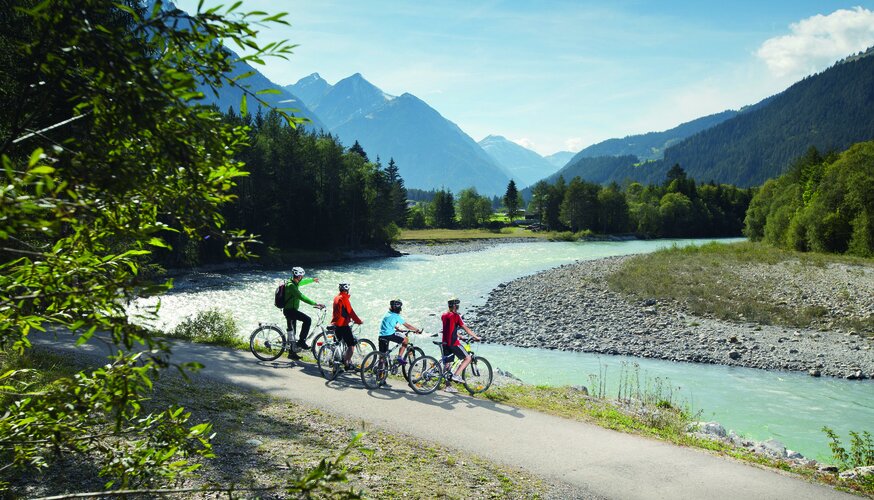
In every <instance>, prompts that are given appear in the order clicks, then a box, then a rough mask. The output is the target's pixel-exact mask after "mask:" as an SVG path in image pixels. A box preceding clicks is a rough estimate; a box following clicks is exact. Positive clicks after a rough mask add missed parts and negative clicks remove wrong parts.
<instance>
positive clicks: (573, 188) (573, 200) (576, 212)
mask: <svg viewBox="0 0 874 500" xmlns="http://www.w3.org/2000/svg"><path fill="white" fill-rule="evenodd" d="M598 190H599V187H598V185H597V184H591V183H588V182H585V181H583V180H582V179H580V178H579V177H574V178H573V179H572V180H571V182H570V184H568V186H567V191H565V194H564V200H563V201H562V204H561V220H562V222H563V223H564V224H565V225H566V226H568V227H569V228H570V230H571V231H574V232H576V231H580V230H583V229H595V226H596V224H597V222H598Z"/></svg>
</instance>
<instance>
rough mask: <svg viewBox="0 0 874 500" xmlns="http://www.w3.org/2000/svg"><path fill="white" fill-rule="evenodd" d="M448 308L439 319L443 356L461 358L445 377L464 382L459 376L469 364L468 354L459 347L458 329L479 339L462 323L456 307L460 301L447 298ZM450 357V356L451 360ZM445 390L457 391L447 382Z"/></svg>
mask: <svg viewBox="0 0 874 500" xmlns="http://www.w3.org/2000/svg"><path fill="white" fill-rule="evenodd" d="M448 304H449V310H448V311H446V312H445V313H443V316H441V317H440V319H441V320H442V321H443V341H442V346H441V347H442V348H443V356H448V355H450V354H454V355H455V356H456V357H457V358H458V359H461V360H463V361H462V362H461V363H460V364H459V365H458V368H457V369H456V370H455V373H453V374H451V375H449V377H447V378H448V379H449V380H451V381H452V382H459V383H462V382H464V381H463V380H462V378H461V372H462V371H464V368H465V367H466V366H467V365H468V364H470V359H471V357H470V354H469V353H468V352H467V351H465V350H464V348H463V347H461V339H460V338H459V336H458V330H460V329H464V331H465V332H467V334H468V335H470V336H471V337H473V338H474V339H476V340H480V338H479V337H477V336H476V335H475V334H474V333H473V332H472V331H471V330H470V328H468V327H467V325H465V324H464V320H463V319H461V315H460V314H458V308H459V307H460V306H459V304H461V301H460V300H458V299H457V298H455V297H453V298H451V299H449V302H448ZM451 359H452V358H450V360H451ZM446 391H447V392H458V390H457V389H455V388H454V387H452V386H451V385H449V384H446Z"/></svg>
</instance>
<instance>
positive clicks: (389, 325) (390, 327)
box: [379, 299, 422, 365]
mask: <svg viewBox="0 0 874 500" xmlns="http://www.w3.org/2000/svg"><path fill="white" fill-rule="evenodd" d="M388 305H389V310H388V312H387V313H385V316H383V317H382V323H381V324H380V325H379V352H388V344H389V342H396V343H398V344H401V350H400V352H399V353H398V363H400V364H401V365H404V364H406V360H404V352H405V351H406V350H407V337H406V336H405V335H404V336H402V335H398V333H397V332H398V330H400V329H401V328H400V327H401V326H403V327H404V328H406V329H407V330H412V331H414V332H416V333H422V330H420V329H419V328H416V327H415V326H413V325H411V324H409V323H407V322H406V321H405V320H404V318H403V317H401V308H402V307H403V305H404V304H403V303H402V302H401V301H400V300H399V299H394V300H392V301H391V302H389V304H388Z"/></svg>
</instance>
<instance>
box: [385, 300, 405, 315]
mask: <svg viewBox="0 0 874 500" xmlns="http://www.w3.org/2000/svg"><path fill="white" fill-rule="evenodd" d="M403 306H404V303H403V302H401V299H392V300H391V302H389V303H388V307H389V309H390V310H391V312H396V313H398V312H401V307H403Z"/></svg>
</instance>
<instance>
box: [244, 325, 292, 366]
mask: <svg viewBox="0 0 874 500" xmlns="http://www.w3.org/2000/svg"><path fill="white" fill-rule="evenodd" d="M249 350H250V351H252V354H254V355H255V357H256V358H258V359H260V360H261V361H273V360H274V359H276V358H278V357H279V356H282V353H283V352H284V351H285V334H284V333H282V330H281V329H280V328H279V327H276V326H273V325H261V326H259V327H258V328H256V329H255V331H253V332H252V335H250V336H249Z"/></svg>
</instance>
